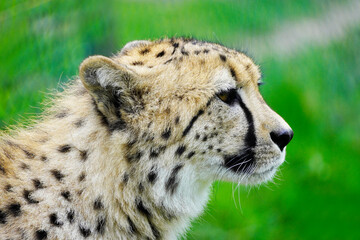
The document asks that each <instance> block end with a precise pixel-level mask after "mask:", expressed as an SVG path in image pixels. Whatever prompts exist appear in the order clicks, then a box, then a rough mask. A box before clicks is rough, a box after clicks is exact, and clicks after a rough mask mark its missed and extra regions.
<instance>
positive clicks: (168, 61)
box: [164, 58, 173, 64]
mask: <svg viewBox="0 0 360 240" xmlns="http://www.w3.org/2000/svg"><path fill="white" fill-rule="evenodd" d="M172 60H173V59H172V58H170V59H168V60H167V61H166V62H164V64H168V63H170V62H171V61H172Z"/></svg>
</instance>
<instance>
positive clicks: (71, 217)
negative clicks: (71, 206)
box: [66, 210, 75, 223]
mask: <svg viewBox="0 0 360 240" xmlns="http://www.w3.org/2000/svg"><path fill="white" fill-rule="evenodd" d="M74 215H75V211H74V210H70V211H69V212H68V213H67V215H66V218H67V220H68V221H69V222H70V223H73V222H74Z"/></svg>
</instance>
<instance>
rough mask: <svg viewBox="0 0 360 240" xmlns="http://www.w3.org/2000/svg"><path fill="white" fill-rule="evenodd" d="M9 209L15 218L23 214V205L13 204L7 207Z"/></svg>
mask: <svg viewBox="0 0 360 240" xmlns="http://www.w3.org/2000/svg"><path fill="white" fill-rule="evenodd" d="M7 209H8V211H9V213H10V214H11V215H12V216H14V217H18V216H20V214H21V205H20V204H19V203H12V204H10V205H9V206H8V207H7Z"/></svg>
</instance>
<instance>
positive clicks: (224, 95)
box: [216, 89, 238, 105]
mask: <svg viewBox="0 0 360 240" xmlns="http://www.w3.org/2000/svg"><path fill="white" fill-rule="evenodd" d="M237 94H238V93H237V91H236V89H230V90H227V91H222V92H220V93H218V94H216V95H217V97H218V98H219V99H220V100H221V101H223V102H224V103H226V104H228V105H232V104H233V103H234V102H235V100H236V98H237Z"/></svg>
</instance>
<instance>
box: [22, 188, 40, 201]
mask: <svg viewBox="0 0 360 240" xmlns="http://www.w3.org/2000/svg"><path fill="white" fill-rule="evenodd" d="M32 193H33V191H29V190H26V189H25V190H24V192H23V197H24V198H25V200H26V201H27V202H28V203H29V204H36V203H39V201H38V200H35V199H33V198H32V196H31V194H32Z"/></svg>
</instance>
